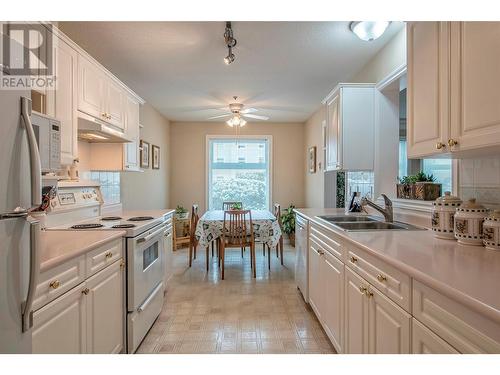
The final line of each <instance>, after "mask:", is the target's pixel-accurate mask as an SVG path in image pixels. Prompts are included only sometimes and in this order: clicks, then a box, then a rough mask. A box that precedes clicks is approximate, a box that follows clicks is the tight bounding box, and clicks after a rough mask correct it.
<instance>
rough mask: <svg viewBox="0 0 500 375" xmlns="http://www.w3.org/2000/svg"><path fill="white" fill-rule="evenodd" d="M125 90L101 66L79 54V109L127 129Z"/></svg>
mask: <svg viewBox="0 0 500 375" xmlns="http://www.w3.org/2000/svg"><path fill="white" fill-rule="evenodd" d="M124 104H125V92H124V90H123V89H122V88H121V87H120V86H119V85H118V84H117V83H116V82H114V80H113V79H112V77H109V76H108V75H107V74H106V73H105V72H104V71H103V70H102V69H100V67H99V66H97V65H96V64H94V63H93V62H92V61H90V60H88V59H86V58H85V57H84V56H78V110H79V111H81V112H84V113H86V114H88V115H91V116H93V117H96V118H98V119H100V120H102V121H104V122H107V123H109V124H111V125H113V126H115V127H116V128H118V129H120V130H122V131H125V108H124Z"/></svg>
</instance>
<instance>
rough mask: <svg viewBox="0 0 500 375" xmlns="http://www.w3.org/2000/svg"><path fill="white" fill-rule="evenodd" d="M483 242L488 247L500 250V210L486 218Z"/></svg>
mask: <svg viewBox="0 0 500 375" xmlns="http://www.w3.org/2000/svg"><path fill="white" fill-rule="evenodd" d="M483 237H484V238H483V244H484V246H486V248H487V249H491V250H500V210H495V211H493V213H492V214H491V215H490V216H488V217H486V218H485V219H484V224H483Z"/></svg>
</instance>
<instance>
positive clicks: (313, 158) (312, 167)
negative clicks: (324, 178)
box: [309, 146, 316, 173]
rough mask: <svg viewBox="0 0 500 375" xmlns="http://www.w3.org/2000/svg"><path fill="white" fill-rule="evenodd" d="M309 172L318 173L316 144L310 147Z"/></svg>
mask: <svg viewBox="0 0 500 375" xmlns="http://www.w3.org/2000/svg"><path fill="white" fill-rule="evenodd" d="M309 173H316V146H312V147H309Z"/></svg>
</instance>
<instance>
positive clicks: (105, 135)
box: [78, 111, 131, 143]
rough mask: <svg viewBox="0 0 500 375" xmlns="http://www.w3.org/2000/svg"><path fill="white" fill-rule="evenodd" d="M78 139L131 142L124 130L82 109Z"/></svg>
mask: <svg viewBox="0 0 500 375" xmlns="http://www.w3.org/2000/svg"><path fill="white" fill-rule="evenodd" d="M78 139H79V140H81V141H85V142H90V143H127V142H131V140H130V139H128V138H126V136H125V133H124V132H123V131H121V130H118V129H117V128H115V127H114V126H112V125H109V124H106V123H105V122H104V121H101V120H99V119H96V118H95V117H93V116H89V115H87V114H86V113H83V112H80V111H78Z"/></svg>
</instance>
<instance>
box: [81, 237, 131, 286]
mask: <svg viewBox="0 0 500 375" xmlns="http://www.w3.org/2000/svg"><path fill="white" fill-rule="evenodd" d="M122 256H123V254H122V239H121V238H119V239H117V240H114V241H110V242H108V243H107V244H105V245H103V246H100V247H98V248H97V249H94V250H92V251H91V252H89V253H87V277H90V276H92V275H93V274H95V273H96V272H98V271H100V270H102V269H103V268H106V267H107V266H109V265H110V264H112V263H113V262H115V261H117V260H118V259H120V258H122Z"/></svg>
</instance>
